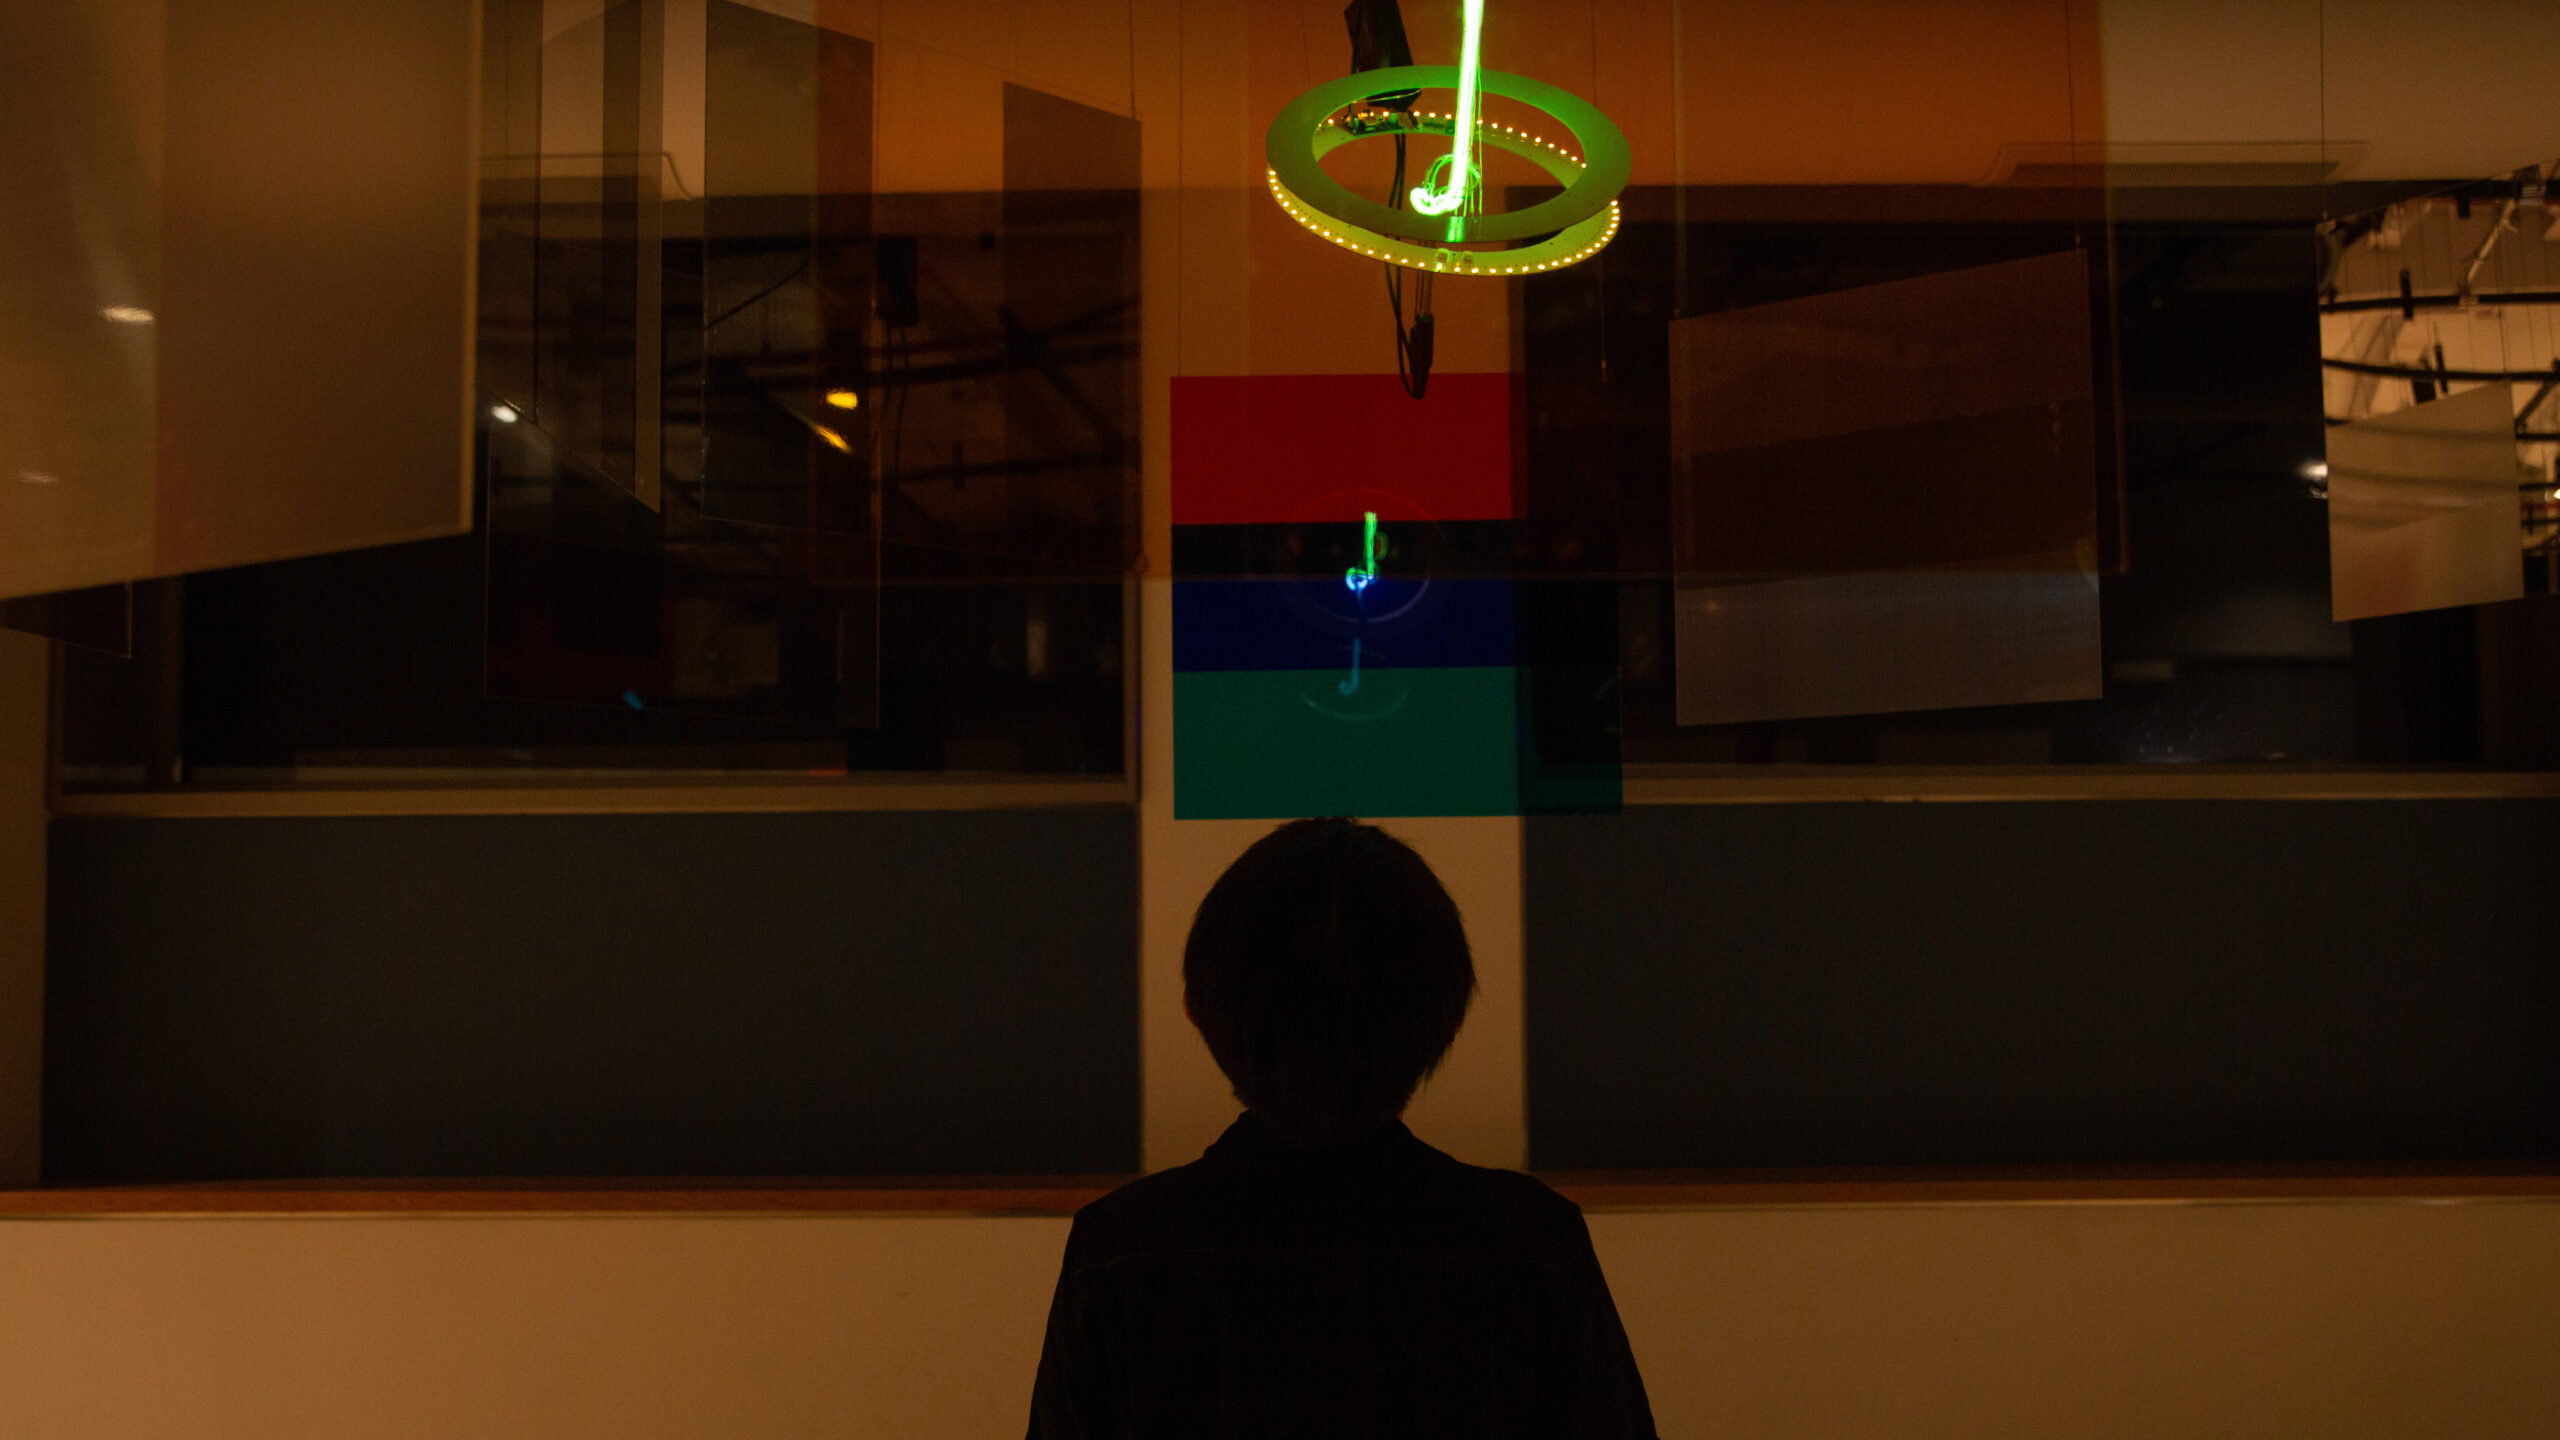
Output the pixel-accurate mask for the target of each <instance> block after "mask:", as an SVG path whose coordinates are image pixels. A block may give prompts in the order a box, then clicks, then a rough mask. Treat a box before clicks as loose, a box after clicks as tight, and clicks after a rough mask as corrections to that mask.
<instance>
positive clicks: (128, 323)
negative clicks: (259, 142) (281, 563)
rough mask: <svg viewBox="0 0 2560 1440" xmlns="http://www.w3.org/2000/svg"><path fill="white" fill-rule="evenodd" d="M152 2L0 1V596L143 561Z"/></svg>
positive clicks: (91, 577)
mask: <svg viewBox="0 0 2560 1440" xmlns="http://www.w3.org/2000/svg"><path fill="white" fill-rule="evenodd" d="M164 14H165V6H164V4H162V3H156V0H102V3H99V4H94V5H11V6H8V7H6V10H5V13H0V195H5V196H6V197H7V201H6V204H5V205H0V595H32V594H38V593H42V592H46V591H55V590H62V589H66V588H71V587H76V586H86V585H92V584H97V583H100V582H102V581H110V580H113V581H121V580H124V579H126V578H129V577H131V576H135V575H141V574H147V573H149V571H150V568H151V540H152V528H151V527H152V493H153V466H154V458H155V457H154V448H153V443H152V434H153V426H154V419H155V413H156V407H157V402H158V393H157V385H156V383H155V379H154V371H155V365H156V357H157V346H156V343H155V336H154V333H153V320H154V318H155V313H156V312H157V310H158V309H159V307H160V294H159V290H160V259H161V231H160V224H159V221H160V195H159V188H160V147H161V116H162V113H163V108H164V105H165V100H166V96H165V87H164V85H163V80H162V66H163V63H164V61H165V39H164V35H163V20H164Z"/></svg>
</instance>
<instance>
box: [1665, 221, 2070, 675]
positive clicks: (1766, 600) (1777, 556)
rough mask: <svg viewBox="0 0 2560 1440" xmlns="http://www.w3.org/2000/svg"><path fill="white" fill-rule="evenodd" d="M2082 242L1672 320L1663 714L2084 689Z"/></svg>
mask: <svg viewBox="0 0 2560 1440" xmlns="http://www.w3.org/2000/svg"><path fill="white" fill-rule="evenodd" d="M2088 296H2089V273H2088V267H2087V260H2086V257H2085V255H2084V254H2082V253H2081V252H2079V251H2065V252H2061V253H2058V254H2054V255H2047V256H2041V257H2036V258H2031V259H2025V260H2016V261H2008V262H2003V263H2000V264H1994V265H1986V266H1977V267H1972V268H1968V269H1963V270H1957V271H1952V272H1948V273H1944V274H1939V275H1931V276H1924V277H1919V278H1915V279H1908V280H1900V281H1894V282H1889V283H1886V284H1881V285H1872V286H1864V287H1859V288H1855V289H1849V290H1840V291H1834V292H1831V293H1827V294H1821V295H1815V296H1810V297H1807V298H1804V299H1800V300H1790V301H1783V302H1780V303H1776V304H1770V305H1760V306H1751V307H1746V308H1743V309H1737V310H1732V311H1727V312H1722V313H1717V314H1708V315H1700V316H1694V317H1690V318H1687V319H1682V320H1676V321H1674V322H1672V327H1671V329H1672V342H1671V343H1672V350H1671V368H1672V416H1673V420H1672V426H1673V429H1672V436H1671V446H1672V456H1673V464H1674V474H1675V488H1674V496H1673V499H1674V507H1673V508H1674V515H1675V517H1676V522H1675V528H1674V538H1673V546H1674V555H1673V560H1674V564H1675V567H1676V570H1677V572H1678V574H1679V577H1680V579H1679V584H1678V593H1677V603H1676V605H1675V608H1674V616H1673V623H1674V645H1675V649H1676V657H1675V670H1674V675H1675V682H1676V686H1677V695H1678V720H1679V723H1680V724H1683V725H1703V724H1732V723H1739V722H1748V721H1759V720H1781V719H1798V718H1805V717H1811V716H1821V715H1852V714H1871V713H1877V712H1882V711H1894V710H1938V709H1950V708H1955V707H1959V706H1984V705H2012V704H2033V703H2039V702H2045V701H2054V700H2076V699H2090V698H2095V697H2096V696H2097V695H2099V694H2100V692H2101V684H2102V677H2101V668H2100V661H2099V633H2098V586H2097V540H2098V535H2097V514H2096V504H2095V501H2096V495H2097V479H2098V469H2097V463H2096V436H2095V431H2094V419H2093V404H2092V393H2093V392H2092V365H2091V355H2090V330H2091V327H2090V323H2089V300H2088Z"/></svg>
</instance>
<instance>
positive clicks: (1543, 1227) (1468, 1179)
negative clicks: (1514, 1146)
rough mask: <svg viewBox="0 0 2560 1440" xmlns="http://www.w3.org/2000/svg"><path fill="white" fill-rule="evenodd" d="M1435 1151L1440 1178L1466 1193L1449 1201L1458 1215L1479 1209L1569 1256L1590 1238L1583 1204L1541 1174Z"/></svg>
mask: <svg viewBox="0 0 2560 1440" xmlns="http://www.w3.org/2000/svg"><path fill="white" fill-rule="evenodd" d="M1426 1148H1429V1147H1426ZM1430 1154H1431V1157H1432V1162H1431V1163H1432V1166H1433V1168H1434V1169H1435V1170H1436V1171H1437V1172H1438V1175H1439V1181H1440V1183H1441V1184H1442V1185H1443V1186H1446V1187H1448V1188H1449V1190H1450V1191H1451V1192H1453V1194H1455V1195H1457V1196H1462V1197H1464V1198H1463V1199H1462V1200H1459V1201H1457V1202H1456V1203H1453V1204H1451V1205H1450V1206H1449V1210H1450V1212H1451V1213H1452V1214H1453V1215H1454V1214H1473V1215H1475V1216H1477V1217H1479V1221H1480V1223H1483V1224H1485V1225H1486V1226H1487V1227H1488V1228H1489V1229H1492V1230H1495V1231H1497V1232H1500V1233H1503V1234H1505V1235H1508V1236H1510V1237H1512V1238H1513V1239H1514V1240H1515V1241H1526V1242H1529V1243H1532V1244H1535V1245H1538V1246H1540V1247H1541V1248H1552V1249H1553V1250H1554V1251H1555V1252H1556V1254H1557V1256H1558V1257H1559V1258H1569V1257H1570V1256H1571V1255H1572V1254H1573V1253H1574V1252H1576V1251H1578V1250H1580V1249H1581V1248H1582V1247H1584V1246H1586V1245H1587V1244H1589V1240H1588V1238H1587V1237H1588V1236H1589V1234H1590V1232H1589V1230H1588V1229H1586V1228H1585V1227H1584V1224H1583V1220H1582V1207H1581V1206H1579V1205H1576V1204H1574V1203H1573V1202H1572V1201H1571V1200H1568V1199H1566V1198H1565V1197H1564V1196H1562V1195H1559V1194H1557V1193H1556V1191H1555V1189H1554V1187H1552V1186H1550V1185H1548V1184H1547V1182H1545V1181H1544V1180H1541V1179H1539V1178H1538V1177H1537V1176H1535V1175H1531V1174H1527V1173H1525V1172H1523V1171H1519V1170H1506V1169H1502V1168H1499V1167H1496V1166H1490V1165H1470V1164H1468V1163H1467V1162H1465V1161H1463V1160H1460V1159H1457V1158H1456V1157H1454V1156H1451V1155H1448V1154H1446V1153H1444V1152H1442V1151H1440V1150H1438V1149H1430Z"/></svg>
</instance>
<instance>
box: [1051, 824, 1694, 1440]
mask: <svg viewBox="0 0 2560 1440" xmlns="http://www.w3.org/2000/svg"><path fill="white" fill-rule="evenodd" d="M1182 981H1183V1008H1184V1010H1185V1012H1186V1013H1188V1014H1189V1015H1190V1017H1191V1020H1192V1023H1193V1024H1194V1025H1196V1026H1198V1027H1199V1030H1200V1035H1201V1038H1202V1039H1204V1040H1206V1041H1207V1042H1208V1044H1209V1052H1210V1054H1212V1055H1213V1056H1215V1057H1216V1058H1217V1062H1218V1066H1219V1068H1220V1069H1222V1070H1224V1071H1225V1072H1226V1075H1227V1079H1228V1081H1229V1082H1230V1083H1231V1084H1232V1085H1233V1086H1234V1088H1235V1094H1236V1098H1237V1099H1238V1100H1240V1101H1242V1102H1243V1103H1244V1105H1245V1112H1244V1114H1243V1115H1242V1116H1241V1117H1239V1118H1238V1119H1237V1120H1236V1122H1235V1123H1234V1124H1233V1125H1232V1126H1230V1127H1228V1129H1227V1131H1226V1133H1225V1134H1223V1135H1221V1136H1219V1137H1218V1140H1217V1141H1216V1143H1214V1144H1212V1145H1211V1146H1210V1147H1209V1149H1208V1151H1207V1153H1205V1154H1203V1155H1202V1156H1201V1157H1200V1158H1199V1159H1198V1160H1196V1161H1193V1162H1192V1163H1191V1164H1188V1165H1184V1166H1180V1167H1178V1168H1176V1169H1172V1170H1167V1171H1164V1172H1162V1173H1160V1174H1156V1175H1150V1176H1147V1177H1146V1178H1144V1179H1141V1180H1138V1181H1135V1182H1133V1183H1131V1184H1128V1185H1124V1186H1122V1187H1121V1188H1120V1189H1118V1190H1115V1191H1113V1192H1112V1193H1111V1194H1109V1195H1106V1196H1104V1197H1103V1198H1101V1199H1100V1200H1097V1201H1095V1202H1093V1203H1092V1204H1090V1205H1088V1206H1086V1207H1085V1208H1084V1209H1083V1210H1081V1211H1079V1212H1077V1214H1076V1218H1075V1225H1074V1228H1073V1229H1072V1231H1071V1232H1070V1233H1069V1235H1068V1238H1067V1252H1066V1263H1065V1266H1064V1268H1063V1270H1062V1272H1061V1274H1060V1275H1059V1278H1058V1289H1057V1295H1056V1298H1055V1299H1054V1300H1053V1302H1052V1303H1051V1306H1050V1311H1049V1326H1048V1337H1047V1341H1046V1344H1045V1346H1044V1348H1043V1350H1042V1353H1041V1357H1040V1371H1039V1377H1038V1379H1037V1381H1036V1382H1035V1383H1034V1385H1033V1392H1032V1403H1031V1429H1030V1435H1031V1440H1098V1437H1105V1436H1109V1437H1124V1436H1125V1437H1147V1440H1155V1437H1165V1440H1173V1437H1180V1440H1248V1437H1272V1440H1280V1437H1287V1440H1311V1437H1318V1436H1323V1437H1340V1440H1367V1437H1379V1440H1386V1437H1395V1440H1414V1437H1430V1436H1449V1437H1466V1440H1499V1437H1514V1436H1516V1437H1522V1440H1528V1437H1536V1440H1654V1428H1653V1418H1652V1413H1651V1411H1650V1409H1649V1408H1648V1407H1647V1405H1646V1403H1645V1394H1644V1382H1643V1380H1642V1379H1641V1378H1640V1377H1639V1376H1638V1374H1637V1373H1636V1364H1635V1357H1634V1354H1633V1353H1632V1352H1631V1351H1630V1350H1629V1348H1628V1345H1627V1337H1626V1332H1625V1330H1624V1329H1623V1328H1622V1327H1621V1326H1620V1325H1619V1322H1618V1312H1617V1307H1616V1306H1615V1305H1614V1304H1613V1303H1612V1302H1611V1300H1610V1298H1609V1285H1608V1282H1607V1280H1606V1279H1604V1278H1603V1277H1602V1275H1601V1273H1600V1263H1599V1260H1598V1258H1597V1257H1596V1256H1595V1255H1594V1254H1593V1253H1592V1249H1591V1235H1590V1231H1589V1230H1588V1229H1587V1228H1586V1227H1585V1226H1584V1224H1583V1220H1582V1212H1581V1211H1580V1210H1579V1209H1577V1208H1576V1207H1575V1206H1574V1205H1573V1203H1572V1202H1571V1201H1568V1200H1566V1199H1565V1198H1564V1197H1562V1196H1560V1195H1558V1194H1556V1193H1555V1192H1554V1191H1553V1190H1550V1189H1548V1188H1547V1187H1546V1186H1545V1185H1543V1184H1541V1183H1539V1182H1538V1181H1537V1180H1535V1179H1532V1178H1531V1177H1529V1176H1527V1175H1523V1174H1520V1173H1518V1172H1516V1171H1510V1170H1488V1169H1483V1168H1480V1167H1477V1166H1473V1165H1466V1164H1462V1163H1460V1162H1459V1161H1457V1160H1454V1159H1452V1158H1450V1157H1449V1156H1448V1155H1445V1154H1443V1153H1442V1152H1440V1151H1439V1150H1436V1149H1434V1148H1432V1147H1431V1146H1429V1145H1426V1144H1424V1143H1423V1142H1422V1141H1420V1140H1418V1139H1416V1138H1414V1135H1413V1132H1412V1131H1410V1130H1408V1129H1406V1128H1405V1126H1404V1124H1403V1122H1402V1120H1401V1119H1400V1118H1399V1117H1400V1116H1401V1115H1402V1114H1403V1112H1404V1108H1405V1104H1406V1102H1407V1101H1409V1100H1410V1099H1412V1097H1413V1092H1414V1090H1415V1088H1416V1087H1417V1086H1419V1085H1420V1084H1421V1083H1422V1081H1423V1079H1424V1078H1425V1077H1426V1076H1428V1075H1429V1074H1430V1073H1431V1072H1432V1071H1433V1070H1434V1069H1435V1068H1437V1067H1438V1065H1439V1063H1440V1060H1441V1057H1443V1056H1444V1055H1446V1054H1447V1053H1448V1050H1449V1046H1450V1043H1451V1042H1452V1041H1453V1040H1455V1039H1456V1038H1457V1034H1458V1027H1459V1025H1460V1023H1461V1022H1463V1021H1464V1020H1465V1018H1466V1013H1467V1005H1468V1002H1469V1001H1470V1000H1471V999H1472V998H1473V996H1474V993H1475V987H1476V980H1475V964H1474V961H1473V960H1472V959H1471V957H1470V956H1469V954H1468V951H1467V939H1466V931H1465V928H1464V926H1463V925H1462V924H1461V923H1460V921H1459V918H1458V909H1457V906H1456V905H1454V904H1452V903H1451V902H1450V900H1449V895H1448V892H1447V891H1446V890H1443V889H1442V888H1441V886H1440V881H1439V879H1438V877H1436V876H1434V875H1433V874H1432V873H1431V868H1430V866H1428V865H1426V864H1425V863H1423V860H1422V857H1421V856H1419V855H1417V854H1415V853H1414V852H1413V850H1412V849H1411V848H1410V847H1408V846H1406V845H1405V844H1404V843H1403V842H1402V841H1399V840H1397V839H1395V838H1394V837H1393V836H1391V835H1388V834H1387V833H1386V832H1385V831H1383V830H1379V829H1377V828H1375V827H1373V826H1369V825H1364V824H1361V823H1359V822H1357V821H1353V820H1343V819H1328V820H1298V821H1292V822H1290V823H1289V824H1286V825H1283V826H1281V827H1280V828H1279V829H1277V830H1275V831H1273V832H1272V833H1271V834H1269V835H1266V836H1264V837H1263V838H1262V839H1261V840H1260V841H1258V842H1256V843H1255V844H1254V846H1253V847H1252V848H1251V849H1249V850H1247V851H1245V853H1244V854H1243V856H1242V857H1241V858H1239V859H1238V860H1237V861H1236V862H1235V864H1234V865H1233V866H1231V867H1229V868H1228V870H1227V873H1226V874H1225V875H1224V876H1222V877H1220V879H1219V880H1218V883H1217V884H1216V885H1215V886H1213V887H1211V889H1210V891H1209V895H1208V898H1207V899H1205V900H1203V901H1202V902H1201V904H1200V911H1199V914H1198V915H1197V916H1196V917H1195V918H1194V919H1193V921H1192V926H1191V936H1190V939H1189V942H1188V943H1187V944H1186V945H1185V946H1184V949H1183V957H1182Z"/></svg>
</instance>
